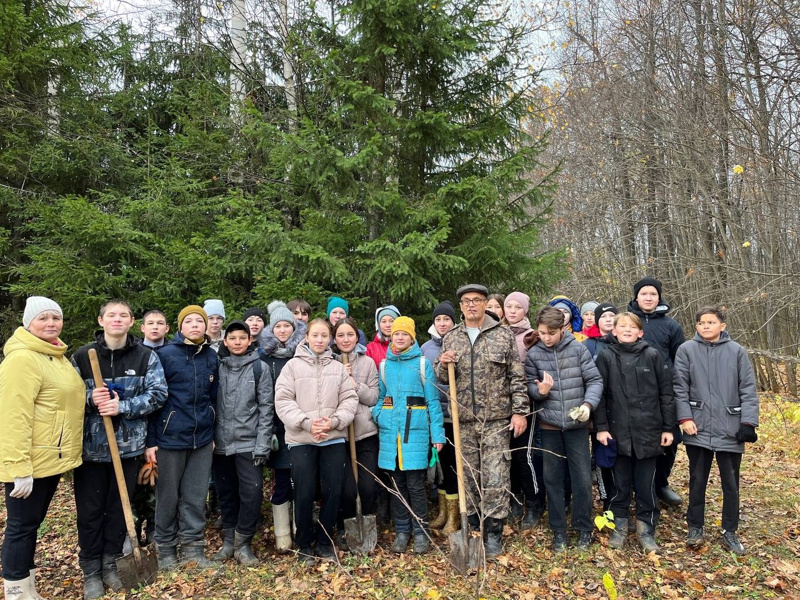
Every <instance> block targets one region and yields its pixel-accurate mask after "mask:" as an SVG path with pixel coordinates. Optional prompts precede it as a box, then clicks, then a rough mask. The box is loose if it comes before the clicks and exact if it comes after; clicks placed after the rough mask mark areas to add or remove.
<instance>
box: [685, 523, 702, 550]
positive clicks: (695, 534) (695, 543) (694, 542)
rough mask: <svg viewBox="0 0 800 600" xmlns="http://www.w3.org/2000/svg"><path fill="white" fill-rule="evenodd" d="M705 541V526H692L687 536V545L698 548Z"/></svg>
mask: <svg viewBox="0 0 800 600" xmlns="http://www.w3.org/2000/svg"><path fill="white" fill-rule="evenodd" d="M704 542H705V539H704V538H703V528H702V527H690V528H689V534H688V535H687V536H686V545H687V546H689V547H690V548H697V547H699V546H702V545H703V543H704Z"/></svg>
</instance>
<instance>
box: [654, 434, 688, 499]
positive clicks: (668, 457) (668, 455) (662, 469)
mask: <svg viewBox="0 0 800 600" xmlns="http://www.w3.org/2000/svg"><path fill="white" fill-rule="evenodd" d="M682 441H683V434H682V433H681V429H680V427H675V429H673V430H672V444H670V445H669V446H667V447H666V448H664V454H662V455H660V456H659V457H658V460H657V461H656V489H657V490H659V489H661V488H663V487H667V486H668V485H669V476H670V473H672V467H673V465H674V464H675V456H677V454H678V446H679V445H680V443H681V442H682Z"/></svg>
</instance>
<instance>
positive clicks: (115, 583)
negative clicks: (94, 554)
mask: <svg viewBox="0 0 800 600" xmlns="http://www.w3.org/2000/svg"><path fill="white" fill-rule="evenodd" d="M103 583H104V584H105V585H106V587H107V588H108V589H110V590H111V591H112V592H118V591H120V590H121V589H122V580H120V578H119V573H117V557H116V556H114V555H113V554H104V555H103Z"/></svg>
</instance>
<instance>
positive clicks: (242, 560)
mask: <svg viewBox="0 0 800 600" xmlns="http://www.w3.org/2000/svg"><path fill="white" fill-rule="evenodd" d="M252 541H253V536H252V535H242V534H241V533H239V532H238V531H237V532H236V533H235V535H234V540H233V547H234V548H236V549H235V550H234V551H233V557H234V558H235V559H236V560H237V561H239V564H240V565H242V566H244V567H254V566H256V565H257V564H258V558H257V557H256V555H255V554H253V549H252V548H251V547H250V544H251V542H252Z"/></svg>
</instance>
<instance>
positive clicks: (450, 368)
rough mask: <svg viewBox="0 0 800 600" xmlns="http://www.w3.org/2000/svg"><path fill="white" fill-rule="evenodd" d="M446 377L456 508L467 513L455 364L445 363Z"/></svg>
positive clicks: (464, 513) (462, 512)
mask: <svg viewBox="0 0 800 600" xmlns="http://www.w3.org/2000/svg"><path fill="white" fill-rule="evenodd" d="M447 378H448V380H449V383H450V417H451V418H452V419H453V443H454V444H455V447H456V477H457V479H458V510H459V511H460V512H461V514H462V515H466V514H467V495H466V492H465V490H464V456H463V455H462V454H461V426H460V425H459V423H458V401H457V400H456V366H455V365H454V364H453V363H447Z"/></svg>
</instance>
